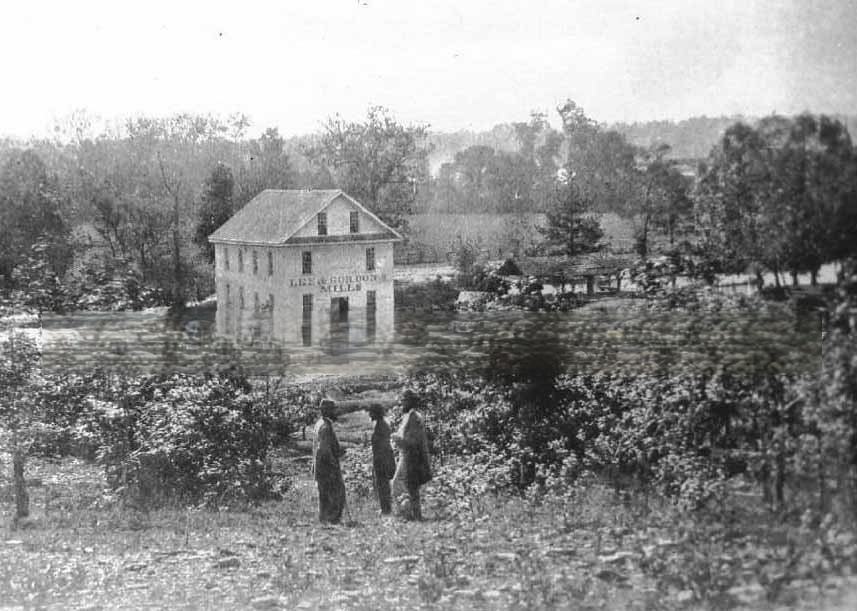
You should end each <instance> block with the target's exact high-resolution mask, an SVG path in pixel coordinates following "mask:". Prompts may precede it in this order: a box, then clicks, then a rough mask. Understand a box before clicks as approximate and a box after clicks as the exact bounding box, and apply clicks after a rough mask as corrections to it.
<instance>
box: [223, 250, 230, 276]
mask: <svg viewBox="0 0 857 611" xmlns="http://www.w3.org/2000/svg"><path fill="white" fill-rule="evenodd" d="M222 252H223V269H225V270H226V271H227V272H228V271H229V249H228V248H226V246H224V247H223V251H222Z"/></svg>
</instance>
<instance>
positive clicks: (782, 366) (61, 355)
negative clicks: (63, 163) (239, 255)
mask: <svg viewBox="0 0 857 611" xmlns="http://www.w3.org/2000/svg"><path fill="white" fill-rule="evenodd" d="M316 301H319V300H318V299H316ZM306 305H308V307H307V309H306V310H304V312H305V313H304V314H302V315H301V316H298V317H295V318H296V319H295V320H294V321H293V326H292V327H289V326H281V327H277V326H276V325H271V324H267V325H266V324H257V323H259V322H262V321H259V320H254V319H252V318H249V319H248V321H249V322H250V323H251V325H252V326H251V327H250V328H252V329H254V331H252V332H247V331H246V330H245V331H244V332H242V333H241V334H240V335H239V337H238V338H237V339H236V338H231V337H221V336H219V335H218V334H217V333H216V327H215V324H214V321H215V311H214V307H213V304H212V307H210V308H208V309H204V310H203V311H201V312H200V311H198V310H197V311H194V312H193V313H191V314H189V316H192V317H193V318H192V319H189V320H188V319H178V320H170V319H169V318H168V317H166V316H165V313H164V312H163V311H161V312H116V313H81V314H75V315H72V316H45V317H44V323H43V331H42V337H43V345H44V350H43V365H44V366H45V367H46V368H47V369H60V370H63V371H88V370H91V369H92V368H94V367H110V368H120V369H130V370H134V371H209V370H211V368H213V367H217V366H218V365H222V364H224V363H229V362H232V361H233V360H237V361H238V362H240V363H241V365H242V366H244V367H245V368H246V369H247V370H248V371H250V372H251V373H256V374H260V375H262V374H276V375H279V374H282V373H287V374H307V373H331V374H336V373H348V374H350V375H356V374H367V375H369V374H396V373H405V372H407V371H412V370H429V371H430V370H443V371H450V370H454V371H459V372H467V371H471V372H485V371H486V370H487V369H491V370H494V371H495V372H496V371H497V370H509V371H518V370H520V369H521V366H520V364H521V362H524V361H526V362H529V363H533V362H534V363H538V362H540V359H539V358H535V359H533V358H530V357H532V356H533V355H537V356H538V355H545V354H550V355H553V356H557V357H558V362H560V363H561V365H562V368H563V369H564V370H565V371H569V372H581V373H587V372H588V373H597V372H599V371H604V370H611V371H616V370H617V369H625V370H628V371H634V372H641V371H650V372H654V373H659V372H660V373H663V372H667V371H669V370H670V368H671V367H674V366H676V364H678V363H680V364H681V365H682V366H683V367H690V368H693V367H696V368H700V369H702V368H705V369H710V368H712V367H718V368H721V369H727V370H728V369H733V370H740V371H743V372H747V371H751V370H754V369H757V368H765V369H768V370H770V368H771V367H775V368H777V369H779V370H781V371H787V370H794V369H800V368H803V369H805V368H807V367H814V364H815V363H817V362H818V361H817V359H818V357H819V355H820V334H819V329H818V325H817V324H815V322H814V321H811V320H810V321H804V323H803V324H796V320H795V319H793V318H789V317H782V318H771V317H770V316H769V315H766V314H764V313H758V314H757V313H754V312H745V313H741V314H740V315H739V314H728V313H723V312H708V313H706V312H696V313H681V312H667V313H649V312H647V311H645V310H644V309H640V310H638V311H636V312H633V313H629V311H628V310H616V311H613V312H597V311H592V310H589V311H585V310H577V311H572V312H568V313H551V314H548V313H537V312H520V311H515V312H486V313H453V312H425V313H413V312H405V311H398V312H394V311H393V310H392V308H390V309H389V310H387V311H385V310H384V309H383V308H382V307H381V304H377V305H376V308H374V309H373V308H368V307H367V308H365V309H362V308H361V309H358V311H355V308H353V307H351V304H348V305H344V304H343V303H342V302H339V303H337V304H335V307H333V308H332V309H330V310H329V311H325V310H327V308H328V307H330V304H325V308H324V310H322V311H319V310H321V308H320V306H319V304H318V303H313V304H311V305H310V304H306ZM313 308H315V309H313ZM275 322H276V321H275ZM256 330H258V331H256ZM272 331H273V333H272ZM277 333H279V334H280V337H276V335H277ZM266 334H267V335H266ZM556 360H557V359H551V362H553V361H556Z"/></svg>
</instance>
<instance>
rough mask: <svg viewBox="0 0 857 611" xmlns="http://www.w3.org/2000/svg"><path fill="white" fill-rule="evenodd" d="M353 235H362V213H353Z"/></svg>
mask: <svg viewBox="0 0 857 611" xmlns="http://www.w3.org/2000/svg"><path fill="white" fill-rule="evenodd" d="M351 233H360V213H359V212H357V211H354V212H352V213H351Z"/></svg>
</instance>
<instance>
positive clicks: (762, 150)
mask: <svg viewBox="0 0 857 611" xmlns="http://www.w3.org/2000/svg"><path fill="white" fill-rule="evenodd" d="M854 166H855V155H854V150H853V147H852V144H851V139H850V137H849V135H848V132H847V130H846V129H845V127H844V126H843V125H842V124H841V123H840V122H839V121H836V120H832V119H829V118H827V117H824V116H822V117H814V116H812V115H808V114H804V115H801V116H799V117H796V118H794V119H789V118H785V117H779V116H771V117H766V118H764V119H762V120H761V121H760V122H759V123H758V125H757V126H755V127H751V126H747V125H744V124H740V123H739V124H736V125H734V126H732V127H731V128H729V129H728V130H727V131H726V133H725V134H724V136H723V139H722V141H721V143H720V144H719V145H718V146H717V147H716V148H715V149H714V150H713V151H712V153H711V155H709V159H708V162H707V164H706V166H705V168H704V171H703V173H702V175H701V177H700V180H699V183H698V185H697V189H696V193H695V207H696V210H695V212H696V217H697V219H698V221H699V223H700V230H701V233H702V235H701V238H702V242H703V247H704V249H705V251H706V252H707V253H708V254H709V255H710V256H711V257H712V258H713V259H714V260H716V261H717V262H718V264H719V266H720V267H721V269H722V271H731V272H735V271H744V269H746V268H747V266H748V265H755V266H756V268H757V276H758V279H759V282H761V271H760V270H761V269H763V268H764V269H768V270H770V271H772V272H773V273H774V278H775V282H776V283H777V284H778V285H779V283H780V272H782V271H789V272H791V274H792V278H793V281H795V282H796V280H797V274H798V273H799V272H806V271H808V272H810V273H811V274H812V276H813V279H814V278H815V275H816V273H817V271H818V269H819V267H820V266H821V265H822V264H823V263H824V262H826V261H830V260H832V259H834V258H840V257H842V256H846V255H847V254H848V253H849V249H853V243H854V235H855V230H857V224H855V220H857V218H856V217H857V215H855V213H854V206H855V203H854V202H855V200H854V197H855V193H857V172H855V169H854Z"/></svg>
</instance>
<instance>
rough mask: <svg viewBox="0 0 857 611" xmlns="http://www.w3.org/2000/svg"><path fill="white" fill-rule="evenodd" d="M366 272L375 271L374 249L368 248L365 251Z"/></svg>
mask: <svg viewBox="0 0 857 611" xmlns="http://www.w3.org/2000/svg"><path fill="white" fill-rule="evenodd" d="M366 271H367V272H374V271H375V248H374V247H369V248H367V249H366Z"/></svg>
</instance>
